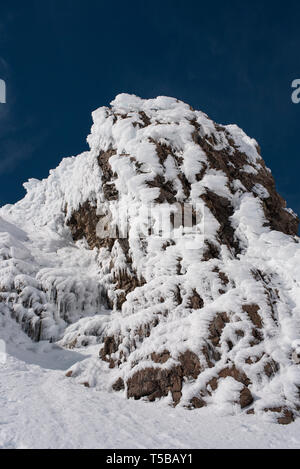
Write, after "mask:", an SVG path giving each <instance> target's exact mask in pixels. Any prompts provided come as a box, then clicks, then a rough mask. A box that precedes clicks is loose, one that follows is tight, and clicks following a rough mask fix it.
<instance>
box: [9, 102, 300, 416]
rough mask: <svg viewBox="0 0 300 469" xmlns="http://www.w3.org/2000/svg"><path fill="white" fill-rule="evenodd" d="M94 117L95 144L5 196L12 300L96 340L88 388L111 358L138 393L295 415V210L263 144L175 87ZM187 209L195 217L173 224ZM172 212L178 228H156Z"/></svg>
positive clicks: (77, 339)
mask: <svg viewBox="0 0 300 469" xmlns="http://www.w3.org/2000/svg"><path fill="white" fill-rule="evenodd" d="M93 122H94V123H93V127H92V130H91V134H90V135H89V137H88V143H89V146H90V151H88V152H85V153H83V154H81V155H79V156H76V157H71V158H65V159H63V160H62V162H61V164H60V165H59V166H58V168H56V169H55V170H52V171H50V175H49V177H48V178H47V179H45V180H42V181H38V180H30V181H29V182H28V183H26V184H25V187H26V190H27V194H26V196H25V198H24V199H23V200H21V201H20V202H18V203H17V204H15V205H9V206H4V207H2V208H1V209H0V217H1V218H0V255H1V270H0V289H1V303H0V308H1V309H0V311H1V313H2V314H3V315H10V316H12V317H13V318H15V319H16V321H17V322H18V323H19V324H20V325H21V327H22V328H23V330H25V331H26V332H27V333H28V335H29V336H30V337H31V338H32V339H33V340H35V341H39V340H51V341H56V342H58V343H59V344H60V345H61V346H64V347H70V348H77V347H84V346H87V345H89V344H99V351H100V356H99V357H92V358H88V359H87V360H85V361H83V362H80V363H78V364H76V365H74V366H73V367H72V369H70V370H69V372H68V376H69V377H72V378H74V379H78V380H79V381H81V382H82V380H84V382H85V383H87V384H88V385H89V386H99V385H101V384H99V383H101V380H102V375H101V367H102V366H103V363H102V364H101V366H100V365H99V364H100V362H103V361H104V362H107V367H108V369H109V370H110V371H109V373H108V375H109V376H110V378H109V383H110V385H111V388H112V389H113V390H115V391H120V392H123V393H124V396H127V397H129V398H135V399H140V398H147V399H149V400H150V401H155V400H156V399H160V398H165V399H167V400H168V402H170V403H172V404H173V405H181V406H185V407H188V408H194V407H196V408H199V407H203V406H207V405H214V406H217V407H218V408H219V409H220V410H223V411H225V412H228V411H229V412H240V411H241V409H243V411H244V412H248V413H254V412H255V413H258V414H261V415H267V416H269V417H272V418H274V419H276V420H277V421H278V422H279V423H289V422H291V421H293V420H294V419H295V417H296V416H297V415H299V412H300V368H299V363H300V283H299V282H300V246H299V238H298V236H297V233H298V218H297V216H296V215H295V214H294V213H293V212H292V210H290V209H287V208H286V204H285V202H284V200H283V199H282V198H281V197H280V196H279V194H278V193H277V192H276V189H275V183H274V180H273V177H272V175H271V171H270V170H269V169H268V168H267V167H266V166H265V164H264V161H263V159H262V157H261V155H260V148H259V146H258V144H257V142H256V141H255V140H254V139H252V138H249V137H248V136H247V135H246V134H245V133H244V132H243V131H242V130H241V129H240V128H238V127H237V126H236V125H218V124H216V123H214V122H213V121H212V120H210V119H209V118H208V117H207V116H206V114H204V113H202V112H200V111H195V110H193V109H192V108H191V107H190V106H189V105H187V104H185V103H183V102H181V101H178V100H177V99H174V98H168V97H158V98H156V99H150V100H143V99H141V98H138V97H136V96H131V95H127V94H121V95H119V96H117V97H116V99H115V100H114V101H113V102H112V103H111V107H109V108H107V107H101V108H99V109H98V110H97V111H95V112H94V113H93ZM149 206H150V207H152V211H153V213H154V226H153V227H152V228H153V229H150V230H149V226H148V225H147V219H148V207H149ZM185 206H190V207H193V208H192V219H193V221H194V223H195V226H194V229H193V230H191V229H190V227H187V228H185V227H184V228H183V227H181V226H180V223H179V224H177V225H176V224H175V222H174V219H175V217H176V213H177V212H178V210H180V208H182V207H185ZM197 207H201V214H200V215H201V216H200V217H199V218H198V215H199V214H198V213H197V210H198V208H197ZM128 208H129V210H128ZM163 209H169V210H170V212H171V225H172V223H173V225H172V228H173V229H172V230H171V232H170V234H169V236H168V237H166V236H161V233H160V232H159V230H157V229H156V228H157V227H156V226H155V225H156V223H157V222H158V218H159V216H160V215H159V214H160V213H161V211H162V210H163ZM126 210H128V220H127V221H128V225H127V227H128V233H126V236H124V235H123V236H121V235H120V233H121V232H122V227H121V226H120V220H119V214H120V213H121V214H122V213H125V212H126ZM126 213H127V212H126ZM172 220H173V221H172ZM178 230H179V231H178ZM104 233H110V234H109V235H104ZM113 233H114V235H113Z"/></svg>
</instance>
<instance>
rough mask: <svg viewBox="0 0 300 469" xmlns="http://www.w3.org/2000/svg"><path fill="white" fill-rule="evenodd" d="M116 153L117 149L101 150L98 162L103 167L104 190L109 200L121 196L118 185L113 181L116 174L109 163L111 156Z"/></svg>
mask: <svg viewBox="0 0 300 469" xmlns="http://www.w3.org/2000/svg"><path fill="white" fill-rule="evenodd" d="M116 153H117V152H116V150H114V149H110V150H107V151H105V152H104V151H101V152H100V155H99V157H98V163H99V166H100V168H101V169H102V184H103V192H104V195H105V198H106V199H107V200H117V199H118V196H119V193H118V191H117V189H116V186H115V185H114V183H113V182H112V179H113V176H114V175H113V171H112V169H111V166H110V164H109V160H110V158H111V157H112V156H113V155H115V154H116Z"/></svg>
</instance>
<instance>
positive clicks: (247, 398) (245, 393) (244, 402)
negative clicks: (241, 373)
mask: <svg viewBox="0 0 300 469" xmlns="http://www.w3.org/2000/svg"><path fill="white" fill-rule="evenodd" d="M252 402H253V396H252V394H251V392H250V391H249V389H248V388H246V386H245V387H244V388H243V389H242V391H241V393H240V405H241V408H242V409H244V408H245V407H248V405H250V404H252Z"/></svg>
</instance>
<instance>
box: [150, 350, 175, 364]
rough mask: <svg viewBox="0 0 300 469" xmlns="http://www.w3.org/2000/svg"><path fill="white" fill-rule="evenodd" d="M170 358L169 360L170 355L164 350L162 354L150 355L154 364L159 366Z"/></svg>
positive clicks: (154, 353)
mask: <svg viewBox="0 0 300 469" xmlns="http://www.w3.org/2000/svg"><path fill="white" fill-rule="evenodd" d="M170 358H171V354H170V352H169V351H168V350H164V352H162V353H156V352H153V353H152V354H151V360H152V361H153V362H154V363H160V364H161V365H163V364H164V363H166V362H167V361H168V360H169V359H170Z"/></svg>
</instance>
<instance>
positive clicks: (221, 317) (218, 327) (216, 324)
mask: <svg viewBox="0 0 300 469" xmlns="http://www.w3.org/2000/svg"><path fill="white" fill-rule="evenodd" d="M227 323H229V317H228V315H227V313H217V314H216V316H215V317H214V319H213V321H212V323H211V324H210V327H209V332H210V336H209V338H210V340H211V341H212V343H213V345H214V346H216V347H217V346H218V345H219V344H220V338H221V335H222V332H223V329H224V327H225V325H226V324H227Z"/></svg>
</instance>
